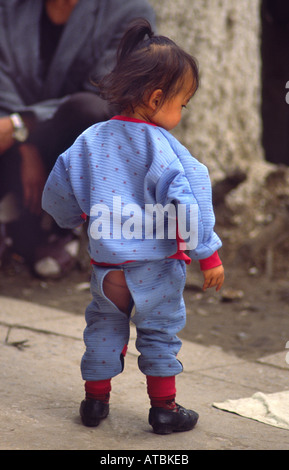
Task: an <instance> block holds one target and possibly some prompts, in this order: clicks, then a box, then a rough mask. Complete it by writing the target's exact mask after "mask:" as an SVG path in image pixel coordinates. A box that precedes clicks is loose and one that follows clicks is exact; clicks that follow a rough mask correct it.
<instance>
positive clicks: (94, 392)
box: [84, 379, 111, 403]
mask: <svg viewBox="0 0 289 470" xmlns="http://www.w3.org/2000/svg"><path fill="white" fill-rule="evenodd" d="M84 388H85V398H86V399H94V400H100V401H102V402H104V403H108V402H109V396H110V391H111V379H106V380H95V381H94V380H88V381H86V382H85V385H84Z"/></svg>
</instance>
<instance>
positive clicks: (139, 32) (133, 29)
mask: <svg viewBox="0 0 289 470" xmlns="http://www.w3.org/2000/svg"><path fill="white" fill-rule="evenodd" d="M146 36H148V37H149V38H152V37H153V36H154V32H153V31H152V28H151V25H150V23H149V22H148V21H147V20H146V19H144V18H139V19H136V20H134V21H133V22H132V23H131V25H130V27H129V29H128V30H127V31H126V33H125V35H124V36H123V38H122V40H121V42H120V45H119V48H118V51H117V63H119V62H121V61H122V60H123V59H124V58H125V57H126V56H127V55H128V54H130V53H131V52H132V51H133V50H134V49H135V48H136V47H137V46H138V45H139V44H140V43H141V42H142V41H143V40H144V39H145V37H146Z"/></svg>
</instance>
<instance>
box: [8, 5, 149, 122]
mask: <svg viewBox="0 0 289 470" xmlns="http://www.w3.org/2000/svg"><path fill="white" fill-rule="evenodd" d="M42 7H43V2H42V1H41V0H9V1H7V0H0V116H5V115H7V114H10V113H11V112H16V111H18V112H23V111H25V110H32V111H34V113H35V114H36V115H37V117H38V119H41V120H45V119H47V118H49V117H51V116H52V115H53V114H54V112H55V110H56V109H57V108H58V106H59V104H60V103H61V102H62V99H63V98H64V99H65V97H66V96H68V95H71V94H73V93H76V92H78V91H85V90H87V91H91V90H95V88H94V87H93V86H92V85H91V83H90V79H91V78H93V79H95V78H97V77H101V76H103V75H104V74H105V73H106V72H107V71H109V70H110V68H111V67H112V65H113V62H114V58H115V54H116V49H117V45H118V42H119V39H120V37H121V36H122V35H123V32H124V30H125V28H126V26H127V25H128V23H129V22H130V21H131V20H132V19H133V18H136V17H145V18H147V19H148V20H149V21H150V22H151V24H152V26H153V27H154V12H153V10H152V8H151V7H150V5H149V4H148V2H147V0H79V3H78V4H77V5H76V7H75V9H74V10H73V12H72V14H71V16H70V18H69V20H68V22H67V24H66V26H65V30H64V32H63V34H62V36H61V39H60V43H59V45H58V48H57V50H56V53H55V55H54V58H53V60H52V63H51V65H50V68H49V70H48V74H47V76H46V78H45V79H42V78H41V73H40V70H41V61H40V53H39V51H40V34H39V31H40V17H41V13H42Z"/></svg>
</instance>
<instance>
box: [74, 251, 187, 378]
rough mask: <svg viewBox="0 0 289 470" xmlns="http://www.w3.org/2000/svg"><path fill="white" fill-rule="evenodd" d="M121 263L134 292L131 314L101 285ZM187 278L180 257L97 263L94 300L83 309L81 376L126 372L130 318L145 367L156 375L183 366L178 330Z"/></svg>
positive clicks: (182, 323)
mask: <svg viewBox="0 0 289 470" xmlns="http://www.w3.org/2000/svg"><path fill="white" fill-rule="evenodd" d="M119 269H121V270H123V272H124V276H125V280H126V284H127V286H128V289H129V291H130V293H131V297H132V302H131V307H130V313H129V314H128V315H127V314H126V313H124V312H122V311H121V310H119V308H118V307H117V306H116V305H115V304H114V303H113V302H112V301H111V300H109V299H108V298H107V297H106V296H105V294H104V291H103V281H104V278H105V276H106V275H107V274H108V272H109V271H111V270H119ZM185 279H186V268H185V262H184V261H182V260H178V259H165V260H161V261H152V262H145V263H139V262H131V263H126V264H123V265H120V266H113V267H112V266H109V267H103V266H97V265H94V266H93V272H92V279H91V293H92V302H91V303H90V304H89V305H88V307H87V309H86V313H85V319H86V328H85V330H84V342H85V346H86V350H85V353H84V355H83V357H82V361H81V372H82V378H83V380H86V381H97V380H105V379H109V378H112V377H114V376H116V375H118V374H120V373H121V372H122V370H123V366H124V353H123V352H124V349H125V347H126V346H127V344H128V341H129V335H130V327H129V325H130V320H131V321H132V322H133V323H134V324H135V326H136V331H137V339H136V348H137V350H138V351H139V353H140V355H139V358H138V366H139V369H140V370H141V372H142V373H144V374H145V375H149V376H158V377H168V376H174V375H177V374H179V373H180V372H182V369H183V367H182V364H181V362H180V361H179V360H178V359H177V354H178V352H179V350H180V348H181V344H182V343H181V340H180V339H179V338H178V337H177V333H178V332H179V331H180V330H181V329H182V328H183V327H184V326H185V322H186V310H185V304H184V300H183V290H184V286H185ZM133 307H134V310H133ZM132 312H134V313H133V316H132V317H131V313H132Z"/></svg>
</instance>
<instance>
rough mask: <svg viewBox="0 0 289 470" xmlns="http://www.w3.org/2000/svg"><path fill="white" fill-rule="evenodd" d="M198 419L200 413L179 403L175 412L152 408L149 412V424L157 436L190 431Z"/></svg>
mask: <svg viewBox="0 0 289 470" xmlns="http://www.w3.org/2000/svg"><path fill="white" fill-rule="evenodd" d="M198 418H199V415H198V413H196V412H195V411H192V410H186V408H183V407H182V406H180V405H178V404H177V403H176V408H175V409H174V410H168V409H165V408H157V407H152V408H151V409H150V412H149V424H150V425H151V426H152V427H153V430H154V432H155V433H156V434H171V433H172V432H181V431H189V430H190V429H193V427H194V426H195V425H196V424H197V421H198Z"/></svg>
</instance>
